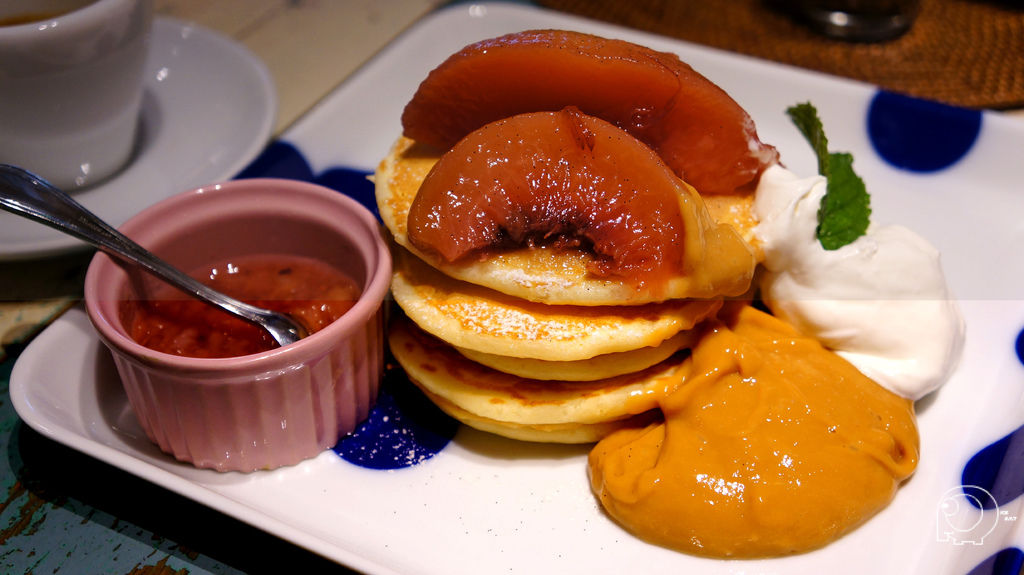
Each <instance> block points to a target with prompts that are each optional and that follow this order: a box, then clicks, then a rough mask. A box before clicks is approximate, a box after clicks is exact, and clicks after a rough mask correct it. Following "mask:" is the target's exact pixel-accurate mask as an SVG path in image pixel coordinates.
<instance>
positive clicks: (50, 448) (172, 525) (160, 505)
mask: <svg viewBox="0 0 1024 575" xmlns="http://www.w3.org/2000/svg"><path fill="white" fill-rule="evenodd" d="M444 3H446V2H444V1H442V0H216V1H213V2H211V1H209V0H156V8H157V11H158V14H159V15H161V16H166V17H173V18H178V19H181V20H185V21H191V22H194V23H196V24H198V25H201V26H204V27H206V28H209V29H212V30H217V31H220V32H222V33H223V34H225V35H227V36H229V37H231V38H233V39H234V40H236V41H237V42H239V43H241V44H243V45H244V46H246V47H247V48H248V49H249V50H251V51H252V52H253V53H254V54H255V55H256V56H257V57H259V58H260V59H262V61H263V62H264V63H265V64H266V65H267V67H268V68H269V70H270V73H271V75H272V76H273V79H274V83H275V86H276V89H277V96H278V111H277V119H276V122H275V128H274V134H275V135H276V134H280V133H282V132H283V131H284V130H286V129H287V128H288V127H289V126H290V125H291V124H292V123H293V122H294V121H295V120H296V119H298V118H300V117H301V116H302V115H303V114H304V113H305V112H306V111H308V110H309V109H310V108H311V107H312V106H313V105H314V104H316V103H317V102H318V101H320V100H321V99H322V98H323V97H324V96H325V95H327V94H329V93H330V92H331V90H332V89H334V88H335V87H336V86H338V85H339V84H340V83H342V82H344V81H345V79H346V78H347V77H348V76H349V75H350V74H351V73H352V72H353V71H355V70H356V69H357V68H358V67H359V66H360V65H361V64H362V63H364V62H365V61H367V60H368V59H369V58H370V57H371V56H373V55H374V54H375V53H376V52H377V51H378V50H380V49H381V48H382V47H383V46H385V45H386V44H387V43H388V42H389V41H391V40H392V39H393V38H394V37H396V36H397V35H398V34H400V33H401V32H402V31H403V30H404V29H405V28H407V27H408V26H409V25H410V24H412V23H413V22H415V21H416V20H417V19H419V18H420V17H422V16H423V15H424V14H426V13H428V12H429V11H431V10H434V9H436V8H437V7H438V6H439V5H441V4H444ZM1011 114H1013V115H1015V116H1019V117H1021V118H1022V119H1024V112H1021V111H1014V112H1011ZM59 263H60V265H57V264H56V263H54V262H53V261H48V262H46V263H45V264H39V263H38V262H19V263H17V264H5V265H4V266H0V294H3V296H4V297H0V359H3V355H2V353H3V348H4V347H7V348H8V354H9V355H8V357H7V358H6V360H4V361H3V362H2V363H0V450H2V453H3V455H4V456H5V457H3V458H2V459H0V478H2V481H0V483H2V487H3V488H4V489H5V490H6V497H5V499H4V500H3V503H0V572H2V573H22V572H32V573H37V574H38V573H118V574H121V573H125V574H127V573H132V574H164V573H167V574H172V573H181V574H183V573H189V574H191V575H196V574H201V573H218V574H224V573H243V572H253V573H257V572H258V573H262V572H271V571H276V570H277V568H280V569H281V570H282V572H288V573H297V572H302V571H313V572H326V571H328V570H329V571H331V572H337V571H342V572H343V570H342V569H341V568H339V567H338V566H336V565H334V564H332V563H329V562H327V561H325V560H324V559H322V558H320V557H317V556H315V555H313V554H311V553H308V552H306V551H304V550H302V549H299V548H297V547H295V546H293V545H291V544H288V543H285V542H281V541H279V540H277V539H275V538H274V537H272V536H269V535H267V534H265V533H263V532H261V531H259V530H258V529H255V528H253V527H250V526H246V525H243V524H241V523H240V522H238V521H235V520H232V519H230V518H227V517H225V516H222V515H220V514H219V513H216V512H213V511H210V510H208V509H206V508H205V507H203V506H201V505H199V504H196V503H193V502H191V501H188V500H185V499H183V498H181V497H178V496H175V495H173V494H171V493H169V492H167V491H165V490H163V489H161V488H157V487H155V486H152V485H150V484H148V483H146V482H144V481H142V480H139V479H136V478H134V477H133V476H130V475H128V474H127V473H124V472H121V471H119V470H117V469H114V468H112V467H110V466H107V465H105V464H103V463H100V462H97V461H95V460H93V459H91V458H89V457H87V456H84V455H81V454H79V453H77V452H74V451H72V450H70V449H67V448H64V447H62V446H60V445H57V444H55V443H53V442H52V441H50V440H48V439H46V438H43V437H42V436H40V435H38V434H37V433H35V432H34V431H33V430H31V429H29V428H28V427H27V426H25V425H24V424H22V423H21V422H20V420H19V419H18V417H17V415H16V414H15V413H14V410H13V408H12V407H11V405H10V400H9V397H8V395H7V384H8V382H9V379H10V372H11V369H12V367H13V364H14V361H15V359H16V357H17V353H18V352H19V351H20V349H21V348H22V347H23V345H24V344H25V342H26V341H27V340H29V339H30V338H31V337H32V335H34V333H36V331H37V330H38V329H39V328H40V327H41V326H44V325H46V324H47V323H48V321H49V320H50V319H52V318H53V317H55V316H56V315H59V314H60V313H61V312H62V311H63V310H65V309H66V308H67V307H68V306H69V305H72V304H73V303H74V302H76V301H77V300H78V298H79V297H80V290H81V275H80V272H81V269H82V266H83V260H82V259H81V256H72V257H69V258H68V259H67V261H60V262H59ZM76 266H77V267H76ZM69 270H70V271H69ZM25 276H32V277H34V278H36V280H37V282H36V283H37V284H39V285H45V286H46V288H45V289H39V288H37V287H36V286H29V287H25V286H24V285H20V284H18V285H16V283H15V282H16V281H20V280H21V279H23V278H24V277H25ZM25 294H30V295H25Z"/></svg>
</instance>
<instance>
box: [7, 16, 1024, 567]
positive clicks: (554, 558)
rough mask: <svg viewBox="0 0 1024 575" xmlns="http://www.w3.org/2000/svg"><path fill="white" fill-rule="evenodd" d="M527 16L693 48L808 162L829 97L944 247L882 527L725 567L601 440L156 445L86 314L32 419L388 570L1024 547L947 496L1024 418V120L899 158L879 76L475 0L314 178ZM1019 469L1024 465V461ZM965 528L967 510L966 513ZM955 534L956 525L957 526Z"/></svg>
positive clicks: (361, 90) (423, 46)
mask: <svg viewBox="0 0 1024 575" xmlns="http://www.w3.org/2000/svg"><path fill="white" fill-rule="evenodd" d="M529 28H566V29H577V30H581V31H586V32H591V33H596V34H600V35H604V36H610V37H619V38H624V39H627V40H632V41H635V42H637V43H641V44H645V45H648V46H651V47H653V48H655V49H658V50H664V51H671V52H675V53H677V54H679V55H680V56H681V57H682V59H683V60H684V61H687V62H689V63H690V64H691V65H693V66H694V67H695V68H696V69H697V70H699V71H701V72H702V73H703V74H705V75H706V76H708V77H709V78H711V79H712V80H713V81H715V82H716V83H718V84H719V85H721V86H722V87H723V88H725V89H726V90H727V91H728V92H729V93H730V94H732V95H733V96H734V98H735V99H736V100H737V101H739V103H740V104H741V105H742V106H744V107H745V108H746V109H747V110H748V111H749V112H750V113H751V115H752V116H753V117H754V119H755V120H756V122H757V124H758V129H759V133H760V135H761V138H762V140H764V141H766V142H768V143H771V144H773V145H775V146H777V147H778V148H779V150H780V152H781V153H782V158H783V161H784V162H785V163H786V164H787V166H788V167H789V168H790V169H792V170H793V171H795V172H797V173H799V174H804V175H810V174H812V173H813V172H814V171H815V170H816V167H815V163H814V159H813V157H812V156H811V153H810V150H809V148H808V147H807V144H806V143H805V142H804V141H803V140H802V138H801V137H800V135H799V134H798V132H797V131H796V130H795V128H793V126H792V125H791V123H790V122H789V120H788V118H787V117H786V116H785V113H784V110H785V108H786V107H787V106H789V105H792V104H794V103H797V102H802V101H807V100H809V101H811V102H813V103H814V104H815V105H816V106H817V108H818V110H819V112H820V114H821V116H822V118H823V120H824V123H825V126H826V129H827V131H828V133H829V138H830V143H831V144H832V147H833V148H834V149H836V150H847V151H850V152H852V153H853V154H854V157H855V158H856V162H857V163H856V167H857V169H858V172H859V173H860V174H861V176H862V177H863V178H864V179H865V181H866V182H867V183H868V186H869V189H870V190H871V191H872V192H873V207H874V219H875V221H876V222H879V223H901V224H904V225H906V226H908V227H910V228H912V229H914V230H915V231H917V232H918V233H920V234H921V235H923V236H925V237H926V238H928V239H929V240H931V241H932V242H933V243H934V244H935V245H936V246H937V247H939V249H940V250H941V251H942V253H943V262H944V265H945V269H946V273H947V275H948V276H949V278H950V282H951V284H952V287H953V290H954V292H955V293H956V294H958V296H959V297H960V298H961V299H962V309H963V311H964V314H965V316H966V319H967V326H968V339H967V345H966V351H965V355H964V358H963V362H962V364H961V366H960V369H959V371H958V372H957V373H956V375H955V376H954V377H953V379H952V380H951V381H950V382H949V383H948V384H947V385H946V387H945V388H943V389H942V390H941V391H940V392H938V393H936V394H933V395H932V396H931V397H928V398H926V399H925V400H923V401H922V402H920V403H919V405H918V411H919V415H920V418H919V423H920V430H921V437H922V453H921V464H920V466H919V469H918V471H917V474H916V475H915V476H914V477H913V478H912V479H911V480H910V481H909V482H907V483H906V484H905V485H904V486H903V487H902V488H901V490H900V491H899V493H898V494H897V497H896V499H895V501H894V502H893V503H892V505H890V506H889V507H888V508H887V509H885V510H884V511H883V512H882V513H880V514H879V515H878V516H876V517H874V518H873V519H871V520H870V521H869V522H868V523H867V524H866V525H864V526H863V527H861V528H859V529H857V530H856V531H854V532H853V533H851V534H849V535H848V536H846V537H844V538H842V539H840V540H839V541H837V542H835V543H833V544H831V545H829V546H827V547H826V548H824V549H821V550H819V551H815V552H812V553H807V554H804V555H799V556H795V557H787V558H781V559H770V560H757V561H718V560H710V559H701V558H696V557H691V556H688V555H684V554H680V553H676V552H673V551H669V550H666V549H662V548H659V547H655V546H651V545H648V544H645V543H643V542H641V541H639V540H637V539H636V538H635V537H633V536H631V535H630V534H629V533H627V532H625V531H624V530H622V529H621V528H619V527H618V526H616V525H615V524H614V523H613V522H612V521H610V520H609V519H608V518H607V517H606V516H605V515H603V513H602V512H601V510H600V508H599V505H598V504H597V503H596V501H595V499H594V497H593V496H592V494H591V493H590V490H589V487H588V483H587V478H586V449H585V448H583V447H565V446H540V445H529V444H522V443H516V442H513V441H507V440H503V439H500V438H495V437H492V436H488V435H486V434H483V433H479V432H475V431H472V430H469V429H465V428H462V429H460V431H459V432H458V434H457V435H456V437H455V439H454V441H453V442H452V443H451V444H450V445H449V446H448V447H447V448H446V449H444V450H443V451H442V452H441V453H440V454H439V455H437V456H436V457H434V458H432V459H429V460H427V461H425V462H423V463H421V464H419V465H415V466H413V467H409V468H406V469H401V470H394V471H375V470H369V469H364V468H361V467H357V466H355V465H352V464H350V463H347V462H346V461H344V460H342V459H340V458H338V457H337V456H336V455H334V454H333V453H332V452H325V453H323V454H321V456H319V457H318V458H316V459H313V460H310V461H307V462H305V463H303V464H301V465H298V466H295V467H292V468H287V469H280V470H276V471H272V472H259V473H252V474H247V475H246V474H237V473H228V474H220V473H217V472H214V471H208V470H197V469H194V468H192V467H190V466H188V465H183V464H179V463H177V462H175V461H173V460H172V459H171V458H169V457H167V456H165V455H164V454H162V453H160V452H159V451H158V450H157V449H156V448H155V447H153V446H152V445H151V444H150V443H149V441H147V440H146V438H145V436H144V435H143V434H142V432H141V430H140V428H139V426H138V424H137V423H136V422H135V419H134V416H133V415H132V413H131V410H130V408H129V406H128V404H127V400H126V398H125V396H124V394H123V393H122V391H121V389H120V385H119V383H118V379H117V375H116V373H115V371H114V369H113V366H112V363H111V361H110V359H109V357H108V356H107V354H106V352H105V350H103V349H102V346H101V344H100V343H99V341H98V340H97V338H96V336H95V335H94V333H93V330H92V327H91V326H90V325H89V322H88V319H87V318H86V316H85V314H84V312H83V311H82V310H81V309H77V308H76V309H73V310H71V311H70V312H69V313H68V314H66V315H65V316H64V317H62V318H60V319H59V320H58V321H57V322H55V323H54V324H53V325H52V326H51V327H50V328H48V329H47V330H46V331H45V332H44V333H42V334H41V335H40V336H39V337H38V338H37V339H36V340H35V341H34V342H33V343H32V344H31V345H30V346H29V347H28V348H27V349H26V350H25V351H24V352H23V353H22V356H21V358H20V359H19V361H18V364H17V365H16V366H15V370H14V373H13V374H12V378H11V389H10V391H11V396H12V400H13V401H14V404H15V407H16V409H17V411H18V413H19V414H20V416H21V417H22V418H23V419H24V420H25V421H26V422H27V423H28V424H29V425H31V426H32V427H33V428H35V429H37V430H38V431H40V432H41V433H43V434H45V435H47V436H49V437H51V438H53V439H55V440H57V441H60V442H62V443H64V444H67V445H69V446H71V447H73V448H75V449H78V450H80V451H82V452H85V453H88V454H90V455H92V456H94V457H96V458H98V459H101V460H103V461H106V462H108V463H110V464H112V465H115V466H117V467H120V468H122V469H125V470H127V471H129V472H131V473H133V474H136V475H138V476H140V477H143V478H145V479H147V480H149V481H152V482H153V483H156V484H159V485H161V486H163V487H166V488H167V489H170V490H172V491H175V492H178V493H180V494H182V495H185V496H187V497H190V498H192V499H194V500H196V501H199V502H201V503H203V504H205V505H208V506H210V507H212V508H214V509H217V510H220V511H222V512H223V513H225V514H228V515H230V516H233V517H236V518H238V519H240V520H242V521H245V522H248V523H251V524H252V525H255V526H257V527H259V528H261V529H264V530H266V531H268V532H270V533H273V534H276V535H278V536H280V537H282V538H284V539H287V540H290V541H292V542H294V543H296V544H298V545H301V546H304V547H306V548H308V549H311V550H313V551H315V552H317V553H320V554H322V555H324V556H327V557H329V558H331V559H333V560H336V561H338V562H340V563H344V564H346V565H348V566H350V567H352V568H355V569H358V570H361V571H365V572H368V573H403V574H406V575H409V574H438V575H456V574H460V573H466V574H469V573H481V572H487V573H585V574H587V575H592V574H593V573H627V572H628V573H638V572H652V573H656V572H664V573H669V572H671V573H695V572H700V573H821V572H826V570H828V571H829V572H833V573H836V572H850V573H882V572H893V573H953V574H962V573H967V572H968V571H970V570H971V569H972V568H973V567H974V566H975V565H977V564H979V563H980V562H982V561H983V560H985V559H986V558H987V557H989V556H991V555H993V554H994V553H996V552H997V551H999V550H1001V549H1004V548H1006V547H1013V546H1016V547H1017V548H1022V547H1024V535H1022V532H1021V529H1020V528H1019V521H1016V520H1015V519H1016V517H1017V516H1018V514H1019V513H1020V511H1021V509H1020V498H1018V499H1017V500H1015V501H1013V502H1009V503H1006V504H1004V505H1003V506H1002V507H1001V508H999V509H995V510H991V511H985V512H980V511H974V512H971V513H973V514H971V515H969V519H970V520H971V521H974V520H977V522H978V524H979V525H983V526H984V527H985V529H986V530H984V533H982V532H981V531H978V530H977V529H976V528H975V530H974V531H970V530H969V529H968V528H969V527H970V526H969V525H966V524H964V525H952V527H954V528H956V527H960V528H962V529H961V530H960V531H959V533H960V543H962V544H959V545H958V544H956V542H955V541H954V540H953V539H951V538H949V537H945V538H944V533H946V532H947V531H948V530H946V531H944V530H945V529H946V528H948V527H950V526H949V525H947V524H945V523H941V521H942V519H943V513H945V511H944V510H945V509H946V508H945V505H946V504H948V501H947V500H946V498H947V492H948V491H949V490H951V489H954V490H955V489H956V488H957V487H958V486H959V485H960V483H961V473H962V470H963V467H964V464H965V463H966V462H967V460H968V459H969V458H970V457H971V456H972V455H973V454H974V453H976V452H977V451H978V450H979V449H981V448H983V447H984V446H986V445H988V444H989V443H991V442H993V441H995V440H997V439H999V438H1001V437H1003V436H1005V435H1006V434H1008V433H1010V432H1012V431H1013V430H1015V429H1016V428H1017V427H1018V426H1020V425H1021V424H1022V423H1024V366H1022V365H1021V360H1020V359H1019V358H1018V357H1017V355H1016V353H1017V352H1016V351H1015V342H1016V340H1017V337H1018V334H1019V333H1020V331H1021V329H1022V328H1024V301H1022V300H1024V297H1022V295H1021V293H1020V292H1021V288H1022V286H1024V283H1022V282H1024V266H1022V265H1021V263H1020V262H1021V259H1020V252H1019V250H1020V248H1019V246H1021V245H1024V225H1021V223H1020V222H1022V221H1024V196H1022V195H1021V194H1019V193H1018V191H1019V183H1018V182H1019V172H1020V168H1019V163H1020V160H1021V158H1024V123H1017V122H1014V121H1012V120H1007V119H1005V118H1003V117H1000V116H998V115H996V114H988V113H986V114H984V116H983V125H982V130H981V134H980V136H979V138H978V141H977V142H976V143H975V145H974V147H973V148H972V150H971V152H970V153H969V154H968V155H967V156H966V157H965V158H964V159H963V160H961V161H960V162H959V163H958V164H956V165H955V166H953V167H951V168H949V169H947V170H944V171H941V172H936V173H931V174H917V173H911V172H907V171H902V170H898V169H896V168H893V167H891V166H890V165H888V164H887V163H886V162H884V161H883V160H882V159H880V158H879V157H878V156H877V154H875V152H874V151H873V149H872V147H871V145H870V143H869V140H868V138H867V136H866V131H865V127H864V122H865V120H864V119H865V116H866V111H867V108H868V105H869V102H870V101H871V98H872V97H873V95H874V94H875V93H876V90H875V89H874V88H873V87H871V86H866V85H863V84H858V83H854V82H850V81H846V80H840V79H837V78H831V77H825V76H822V75H818V74H813V73H809V72H806V71H801V70H796V69H793V68H788V67H785V66H780V65H776V64H771V63H767V62H762V61H758V60H753V59H749V58H744V57H739V56H736V55H733V54H728V53H723V52H718V51H714V50H710V49H707V48H704V47H699V46H694V45H689V44H686V43H682V42H679V41H675V40H670V39H666V38H662V37H657V36H651V35H647V34H643V33H639V32H636V31H632V30H627V29H623V28H617V27H613V26H609V25H605V24H599V23H595V22H591V21H585V20H580V19H578V18H575V17H571V16H567V15H564V14H558V13H553V12H547V11H543V10H539V9H535V8H529V7H524V6H517V5H502V4H493V5H487V4H483V5H478V4H463V5H458V6H456V7H453V8H450V9H448V10H444V11H441V12H438V13H436V14H434V15H432V16H430V17H428V18H427V19H425V20H423V21H422V22H420V23H418V24H417V25H416V26H414V27H413V28H412V29H410V30H409V31H408V32H407V33H405V34H404V35H403V36H402V37H400V38H399V39H398V40H396V41H395V42H394V43H393V44H391V45H390V46H389V47H388V48H386V49H385V50H384V51H383V52H382V53H380V54H379V55H378V56H377V57H376V58H375V59H374V60H372V61H371V62H370V63H368V64H367V65H366V66H365V67H364V68H363V69H361V70H360V71H359V72H358V73H357V74H356V75H354V76H353V77H352V78H351V79H350V80H349V81H348V82H346V83H345V84H344V85H342V86H341V87H339V88H338V89H337V90H336V91H335V92H334V93H333V94H331V95H330V96H329V97H328V98H327V99H326V100H325V101H324V102H322V104H321V105H319V106H318V107H317V108H315V109H314V110H312V111H311V112H310V113H309V114H308V115H307V116H306V117H305V118H304V119H303V120H301V121H300V122H299V123H298V124H297V125H296V126H295V127H294V128H292V129H291V130H290V131H289V132H288V133H287V134H286V135H285V138H284V139H285V140H287V141H288V142H290V143H292V144H294V145H295V146H296V147H297V148H298V149H299V150H300V151H301V153H302V154H303V155H304V157H305V158H306V159H307V160H308V161H309V162H310V164H311V165H312V166H313V168H314V170H315V171H318V172H319V171H322V170H326V169H328V168H331V167H335V166H345V167H354V168H358V169H364V170H372V169H373V168H374V166H375V165H376V163H377V161H378V160H379V159H380V158H381V157H383V155H384V154H385V153H386V152H387V150H388V148H389V146H390V144H391V143H392V141H393V140H394V139H395V137H396V136H397V135H398V134H399V132H400V123H399V116H400V113H401V111H402V108H403V106H404V105H405V103H406V102H407V101H408V99H409V97H410V96H411V95H412V93H413V92H414V90H415V89H416V86H417V85H418V83H419V82H420V80H422V78H424V77H425V76H426V74H427V72H428V71H429V70H430V69H432V68H433V67H434V66H436V65H437V64H438V63H440V62H441V61H442V60H443V59H444V58H445V57H447V56H448V55H449V54H451V53H452V52H454V51H456V50H458V49H459V48H461V47H462V46H464V45H466V44H469V43H471V42H474V41H476V40H480V39H484V38H488V37H493V36H497V35H500V34H503V33H506V32H512V31H517V30H523V29H529ZM1017 465H1020V463H1018V464H1017ZM959 520H962V518H961V519H958V521H959ZM954 539H955V538H954Z"/></svg>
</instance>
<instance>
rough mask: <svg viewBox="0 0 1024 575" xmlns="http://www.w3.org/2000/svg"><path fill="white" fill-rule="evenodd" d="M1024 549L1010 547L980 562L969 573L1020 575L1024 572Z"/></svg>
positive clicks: (980, 574)
mask: <svg viewBox="0 0 1024 575" xmlns="http://www.w3.org/2000/svg"><path fill="white" fill-rule="evenodd" d="M1022 570H1024V551H1021V550H1020V549H1017V548H1016V547H1008V548H1006V549H1003V550H1001V551H999V552H998V553H994V554H992V555H991V556H989V557H988V558H987V559H985V560H984V561H982V562H981V563H979V564H978V565H977V566H976V567H975V568H974V569H971V570H970V571H968V573H967V575H1020V573H1022V572H1024V571H1022Z"/></svg>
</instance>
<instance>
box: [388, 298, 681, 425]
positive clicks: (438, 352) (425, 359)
mask: <svg viewBox="0 0 1024 575" xmlns="http://www.w3.org/2000/svg"><path fill="white" fill-rule="evenodd" d="M388 342H389V344H390V346H391V352H392V354H393V355H394V357H395V359H396V360H397V361H398V363H399V364H401V366H402V367H403V368H404V369H405V372H406V374H408V376H409V379H410V380H411V381H412V382H413V383H414V384H416V385H417V386H418V387H420V388H421V389H423V391H424V392H425V393H427V394H428V395H430V396H432V397H433V398H439V400H438V402H439V405H442V404H451V405H453V406H455V407H457V408H458V410H454V409H452V412H453V416H454V417H457V418H459V413H460V411H459V410H462V411H465V412H467V413H469V414H472V418H470V417H468V416H465V415H463V417H464V418H465V419H466V420H467V424H470V421H469V420H471V421H477V420H479V421H477V424H478V425H483V424H481V423H480V422H485V423H486V422H495V423H492V424H491V425H493V426H495V427H498V428H499V429H498V432H499V433H500V432H501V431H502V430H503V429H505V428H506V427H513V428H517V429H524V428H528V429H533V430H535V431H541V430H547V431H554V430H562V431H565V430H566V429H573V428H574V427H575V426H577V425H586V426H591V425H600V424H607V423H610V422H619V421H620V420H624V419H628V418H631V417H633V416H636V415H640V414H642V413H645V412H649V411H651V410H653V409H655V408H656V407H657V405H658V400H659V399H660V398H663V397H665V396H666V395H667V394H668V393H671V392H672V391H673V390H674V389H675V388H676V387H677V386H678V385H679V384H680V383H681V382H682V379H681V376H680V373H681V372H680V369H681V365H682V363H683V360H684V358H685V354H677V355H674V356H672V357H671V358H669V359H668V360H666V361H664V362H662V363H659V364H657V365H655V366H652V367H650V368H648V369H645V370H642V371H639V372H635V373H631V374H627V375H622V376H618V377H612V378H607V379H603V380H598V381H590V382H565V381H538V380H532V379H527V378H522V377H518V376H514V375H510V374H507V373H502V372H499V371H496V370H493V369H490V368H488V367H486V366H483V365H481V364H478V363H476V362H473V361H471V360H469V359H467V358H466V357H464V356H463V355H461V354H460V353H458V352H457V351H456V350H455V349H454V348H452V347H451V346H449V345H447V344H445V343H444V342H442V341H440V340H438V339H437V338H435V337H433V336H431V335H429V334H427V333H426V332H424V331H423V330H421V329H419V328H418V327H416V325H415V324H413V323H412V322H411V321H409V320H408V319H407V318H405V317H401V316H399V317H396V318H394V319H393V320H392V321H391V324H390V327H389V331H388ZM442 408H443V405H442ZM612 427H614V426H612ZM595 429H598V428H595ZM599 429H602V430H603V429H606V428H604V427H599ZM503 435H504V433H503ZM510 436H511V435H510Z"/></svg>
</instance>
